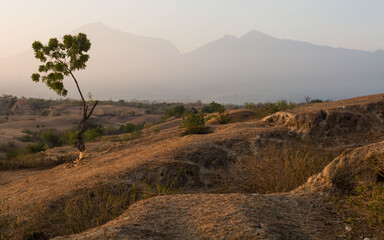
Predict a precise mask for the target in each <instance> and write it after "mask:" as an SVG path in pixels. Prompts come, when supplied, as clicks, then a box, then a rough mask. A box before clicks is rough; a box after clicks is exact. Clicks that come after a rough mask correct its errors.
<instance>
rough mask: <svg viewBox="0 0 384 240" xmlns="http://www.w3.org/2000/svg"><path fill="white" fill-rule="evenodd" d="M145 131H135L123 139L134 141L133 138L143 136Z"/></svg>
mask: <svg viewBox="0 0 384 240" xmlns="http://www.w3.org/2000/svg"><path fill="white" fill-rule="evenodd" d="M142 134H143V132H142V131H141V130H138V131H136V130H135V131H133V132H132V133H130V134H125V135H124V136H123V139H122V140H123V141H132V140H135V139H138V138H140V137H141V136H142Z"/></svg>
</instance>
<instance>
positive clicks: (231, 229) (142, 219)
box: [56, 142, 384, 239]
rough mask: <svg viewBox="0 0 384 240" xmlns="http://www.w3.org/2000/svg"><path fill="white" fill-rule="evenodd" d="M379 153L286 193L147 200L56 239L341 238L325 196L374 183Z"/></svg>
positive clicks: (371, 150) (378, 147) (332, 167)
mask: <svg viewBox="0 0 384 240" xmlns="http://www.w3.org/2000/svg"><path fill="white" fill-rule="evenodd" d="M383 154H384V142H381V143H376V144H371V145H369V146H366V147H362V148H357V149H354V150H350V151H346V152H344V153H343V154H342V155H340V156H339V157H337V158H336V159H335V160H333V161H332V162H331V163H330V164H329V165H328V166H327V167H326V168H325V169H324V171H323V172H322V173H320V174H318V175H315V176H313V177H312V178H310V179H309V180H308V183H306V184H304V185H303V186H302V187H300V188H298V189H296V190H294V191H292V192H291V193H285V194H273V195H260V194H209V195H208V194H193V195H173V196H164V197H156V198H152V199H148V200H145V201H141V202H138V203H136V204H134V205H132V206H131V207H130V208H129V209H128V210H127V211H126V212H125V213H124V214H123V215H122V216H120V217H119V218H118V219H116V220H114V221H111V222H109V223H107V224H105V225H104V226H102V227H99V228H95V229H92V230H90V231H87V232H85V233H81V234H78V235H73V236H67V237H59V238H56V239H344V238H346V235H345V234H346V232H347V231H348V230H346V229H345V226H344V225H343V224H342V223H341V222H340V221H339V220H338V218H337V216H336V214H335V210H334V205H333V204H332V201H330V198H329V197H330V195H329V193H332V194H348V192H349V191H350V190H351V189H352V188H353V187H354V186H355V185H356V184H357V183H358V182H359V183H364V184H370V183H373V182H375V181H377V177H378V172H377V169H376V168H375V159H376V160H377V159H379V160H380V161H382V157H383ZM327 195H328V196H327ZM321 196H323V197H321Z"/></svg>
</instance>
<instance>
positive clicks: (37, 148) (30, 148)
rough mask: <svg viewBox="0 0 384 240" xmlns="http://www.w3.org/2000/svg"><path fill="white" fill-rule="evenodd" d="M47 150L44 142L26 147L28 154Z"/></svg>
mask: <svg viewBox="0 0 384 240" xmlns="http://www.w3.org/2000/svg"><path fill="white" fill-rule="evenodd" d="M45 150H46V148H45V146H44V144H42V143H35V144H28V145H27V146H26V147H25V151H26V153H28V154H33V153H39V152H42V151H45Z"/></svg>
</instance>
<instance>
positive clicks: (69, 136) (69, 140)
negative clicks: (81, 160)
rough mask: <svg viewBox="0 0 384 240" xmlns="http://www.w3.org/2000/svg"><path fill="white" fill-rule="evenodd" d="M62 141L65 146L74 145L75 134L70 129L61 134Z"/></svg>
mask: <svg viewBox="0 0 384 240" xmlns="http://www.w3.org/2000/svg"><path fill="white" fill-rule="evenodd" d="M62 139H63V142H64V143H65V144H67V145H75V144H76V142H77V132H76V131H75V130H74V129H70V130H68V131H66V132H65V133H64V134H63V136H62Z"/></svg>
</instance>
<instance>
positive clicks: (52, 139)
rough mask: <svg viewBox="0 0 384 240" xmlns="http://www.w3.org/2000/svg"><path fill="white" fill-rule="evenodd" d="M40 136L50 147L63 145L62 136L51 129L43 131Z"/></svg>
mask: <svg viewBox="0 0 384 240" xmlns="http://www.w3.org/2000/svg"><path fill="white" fill-rule="evenodd" d="M40 138H41V140H42V141H43V143H44V144H46V145H47V146H48V147H49V148H53V147H59V146H61V145H62V141H61V137H60V136H59V135H58V134H57V133H54V132H53V131H51V130H47V131H43V132H42V133H41V135H40Z"/></svg>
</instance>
